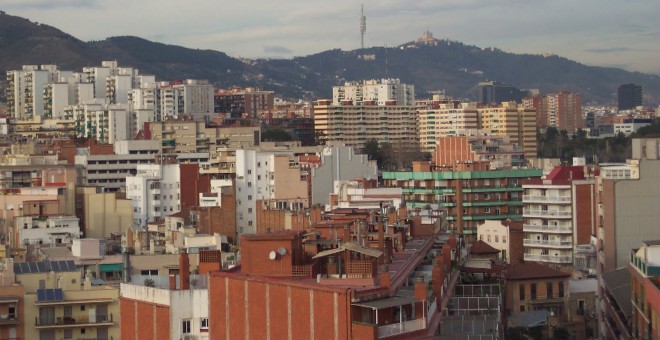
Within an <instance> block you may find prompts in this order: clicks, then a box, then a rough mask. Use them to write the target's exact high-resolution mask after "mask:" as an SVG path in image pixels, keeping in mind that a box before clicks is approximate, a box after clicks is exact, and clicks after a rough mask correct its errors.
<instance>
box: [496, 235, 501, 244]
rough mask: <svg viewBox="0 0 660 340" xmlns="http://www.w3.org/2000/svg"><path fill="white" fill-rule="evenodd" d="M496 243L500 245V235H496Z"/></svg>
mask: <svg viewBox="0 0 660 340" xmlns="http://www.w3.org/2000/svg"><path fill="white" fill-rule="evenodd" d="M495 243H500V236H499V235H495Z"/></svg>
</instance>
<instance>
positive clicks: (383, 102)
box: [314, 79, 419, 149]
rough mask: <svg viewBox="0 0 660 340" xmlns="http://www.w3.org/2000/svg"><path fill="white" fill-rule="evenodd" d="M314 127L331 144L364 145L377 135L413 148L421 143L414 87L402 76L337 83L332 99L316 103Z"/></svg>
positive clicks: (382, 140)
mask: <svg viewBox="0 0 660 340" xmlns="http://www.w3.org/2000/svg"><path fill="white" fill-rule="evenodd" d="M314 127H315V130H316V131H319V132H322V133H323V134H324V135H325V137H326V141H327V143H329V144H332V143H343V144H344V145H346V146H353V147H358V148H361V147H363V146H364V144H365V142H367V141H369V140H372V139H375V140H377V141H378V142H379V143H390V144H392V145H393V146H394V147H395V148H404V147H405V148H407V149H410V148H412V147H414V146H415V145H417V144H418V143H419V140H418V134H417V111H416V107H415V94H414V87H413V85H406V84H401V83H400V81H399V80H398V79H385V80H369V81H364V82H362V83H347V84H346V85H345V86H335V87H334V88H333V100H332V101H330V100H319V101H317V102H316V103H315V104H314Z"/></svg>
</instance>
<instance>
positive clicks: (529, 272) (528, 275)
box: [506, 262, 571, 280]
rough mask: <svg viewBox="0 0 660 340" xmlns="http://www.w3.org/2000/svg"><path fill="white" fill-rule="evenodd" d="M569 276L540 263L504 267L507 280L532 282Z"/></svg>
mask: <svg viewBox="0 0 660 340" xmlns="http://www.w3.org/2000/svg"><path fill="white" fill-rule="evenodd" d="M569 276H571V274H569V273H564V272H562V271H559V270H557V269H553V268H550V267H548V266H545V265H542V264H540V263H534V262H530V263H516V264H510V265H507V266H506V278H507V280H534V279H553V278H563V277H569Z"/></svg>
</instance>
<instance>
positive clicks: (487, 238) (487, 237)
mask: <svg viewBox="0 0 660 340" xmlns="http://www.w3.org/2000/svg"><path fill="white" fill-rule="evenodd" d="M486 241H488V242H489V243H490V242H491V241H490V235H488V236H486Z"/></svg>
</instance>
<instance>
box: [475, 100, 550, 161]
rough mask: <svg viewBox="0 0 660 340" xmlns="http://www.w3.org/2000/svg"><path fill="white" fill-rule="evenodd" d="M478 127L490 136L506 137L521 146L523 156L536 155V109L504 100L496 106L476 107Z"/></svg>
mask: <svg viewBox="0 0 660 340" xmlns="http://www.w3.org/2000/svg"><path fill="white" fill-rule="evenodd" d="M477 113H478V115H479V128H480V129H482V130H484V131H486V132H487V133H488V134H489V135H492V136H503V137H507V138H508V139H509V140H510V141H511V142H513V143H516V144H518V145H519V146H521V147H522V148H523V152H524V155H525V157H527V158H533V157H536V152H537V150H536V144H537V141H536V124H535V123H536V111H535V110H532V109H526V108H522V107H518V106H517V105H516V103H514V102H504V103H502V104H501V105H500V106H497V107H484V108H478V109H477Z"/></svg>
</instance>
